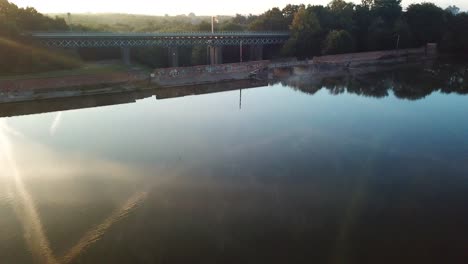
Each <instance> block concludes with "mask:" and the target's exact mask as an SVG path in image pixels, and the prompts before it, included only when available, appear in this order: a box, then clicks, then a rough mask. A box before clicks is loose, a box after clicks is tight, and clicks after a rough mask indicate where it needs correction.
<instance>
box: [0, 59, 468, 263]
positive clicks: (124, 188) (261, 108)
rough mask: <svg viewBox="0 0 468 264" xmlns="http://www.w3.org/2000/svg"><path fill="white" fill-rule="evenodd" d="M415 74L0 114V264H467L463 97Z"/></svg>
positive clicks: (113, 98) (69, 103)
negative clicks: (400, 95) (420, 82)
mask: <svg viewBox="0 0 468 264" xmlns="http://www.w3.org/2000/svg"><path fill="white" fill-rule="evenodd" d="M431 67H432V66H431ZM434 67H436V66H434ZM440 67H442V68H443V67H445V66H440ZM457 67H458V66H455V67H454V68H457ZM424 69H426V70H424ZM457 69H459V70H456V71H452V70H450V72H451V75H450V76H452V77H453V76H454V75H456V74H454V73H453V72H458V73H457V74H458V75H457V78H458V79H456V78H455V77H453V78H452V77H448V79H446V78H445V77H444V78H442V79H443V80H442V81H441V83H443V84H445V83H446V82H447V80H448V81H449V82H450V81H452V82H453V81H454V80H456V81H457V82H458V83H459V84H463V85H464V84H465V81H464V80H465V79H460V78H459V76H465V75H460V74H461V73H462V71H461V70H460V69H461V67H458V68H457ZM416 70H417V71H419V70H418V69H416ZM405 72H407V73H405ZM435 72H437V71H435ZM439 72H441V73H442V72H443V71H442V70H440V71H439ZM409 73H410V70H409V69H404V70H403V71H401V72H400V70H398V69H387V71H383V72H379V73H369V72H359V73H355V72H354V73H353V72H350V73H349V74H346V75H342V76H332V74H330V75H328V76H320V78H315V79H307V78H311V76H308V75H307V74H295V75H293V76H291V74H290V72H282V71H278V72H276V73H275V74H276V75H274V76H272V77H273V78H276V79H277V81H280V82H283V84H288V86H287V87H282V86H281V85H273V84H272V83H270V86H268V84H267V83H265V81H245V82H241V83H231V84H229V85H225V84H217V85H209V86H197V87H181V88H171V89H169V88H168V89H160V90H148V91H135V92H127V93H120V94H112V95H100V96H88V97H79V98H68V99H60V100H59V99H54V100H44V101H40V102H39V101H36V102H29V103H16V104H8V105H1V106H0V107H1V109H2V110H3V115H4V116H16V115H27V116H16V117H11V118H3V119H0V120H1V126H0V166H1V168H2V170H0V230H1V231H2V232H0V263H3V262H5V263H15V264H16V263H18V264H23V263H25V264H28V263H39V264H42V263H47V264H48V263H60V264H62V263H63V264H65V263H69V264H75V263H119V264H120V263H171V264H174V263H176V264H178V263H181V264H182V263H311V262H317V263H421V262H424V263H445V262H448V263H463V262H462V261H463V260H465V259H466V258H467V257H468V256H466V250H465V248H466V245H467V243H468V239H467V237H466V236H464V234H465V233H467V232H468V226H467V225H465V224H464V223H465V222H467V220H468V215H467V213H466V210H465V209H466V208H467V206H468V199H466V193H467V192H468V185H467V178H466V175H468V162H467V160H468V155H467V153H468V141H467V138H468V123H466V122H462V121H463V120H464V119H465V117H466V115H467V114H468V104H466V97H464V96H458V92H459V91H464V89H465V88H462V87H463V86H457V85H458V84H457V85H455V84H452V85H453V86H452V87H453V88H450V89H448V88H446V86H443V88H441V87H439V88H437V89H435V88H434V87H438V85H433V86H426V85H425V84H424V85H421V86H419V85H418V83H416V82H413V81H412V80H406V79H410V77H411V76H412V74H409ZM426 73H427V74H433V73H431V72H429V71H428V70H427V67H423V68H422V70H421V74H426ZM405 74H406V75H405ZM315 76H317V75H315ZM402 76H406V77H402ZM424 76H425V75H424ZM439 76H445V75H444V74H440V75H439ZM447 76H449V75H447ZM414 78H419V77H417V76H415V77H414ZM463 78H464V77H463ZM403 80H405V82H406V83H410V84H411V85H410V86H414V87H422V88H420V89H419V88H411V89H410V90H411V91H409V92H407V94H406V95H405V96H406V97H408V98H412V97H413V96H415V95H416V97H418V98H419V97H420V96H421V95H423V94H427V91H428V90H430V91H431V93H433V94H432V95H431V96H427V97H426V98H425V99H424V100H419V101H418V102H413V101H408V100H396V98H395V97H393V94H395V96H397V91H400V90H398V89H400V88H398V87H400V86H401V85H400V84H401V83H402V82H403ZM309 81H310V83H311V84H310V83H308V82H309ZM357 81H361V82H363V83H364V82H368V86H363V88H359V87H358V86H357V85H356V82H357ZM291 85H296V87H292V86H291ZM353 85H355V86H353ZM399 85H400V86H399ZM257 86H259V87H263V88H258V89H246V88H247V87H252V88H253V87H257ZM298 87H300V91H299V92H296V91H297V90H298ZM401 87H408V85H407V84H405V85H403V86H401ZM426 87H432V88H430V89H426ZM384 88H385V89H384ZM238 89H242V93H240V92H239V91H238ZM405 89H407V88H405ZM434 89H435V90H434ZM443 90H445V91H451V92H452V93H453V94H452V95H450V96H448V95H445V94H443V93H444V91H443ZM302 91H305V92H306V93H303V92H302ZM434 91H438V92H437V93H434ZM215 92H222V93H215ZM309 93H313V96H310V95H309ZM198 94H204V95H203V96H191V97H184V96H187V95H198ZM356 94H359V95H363V96H359V97H358V96H355V95H356ZM335 95H339V96H335ZM369 96H372V97H379V98H381V97H385V96H387V97H388V98H387V99H386V100H374V99H373V98H368V97H369ZM155 97H156V99H157V100H156V99H155ZM169 98H174V99H172V100H167V99H169ZM241 99H242V101H241ZM241 103H242V111H239V106H240V104H241ZM105 105H106V106H108V107H98V106H105ZM85 108H86V109H85ZM71 109H76V110H75V111H66V110H71ZM47 112H56V113H50V114H47ZM33 113H44V114H37V115H29V114H33ZM460 120H462V121H460ZM460 260H462V261H460Z"/></svg>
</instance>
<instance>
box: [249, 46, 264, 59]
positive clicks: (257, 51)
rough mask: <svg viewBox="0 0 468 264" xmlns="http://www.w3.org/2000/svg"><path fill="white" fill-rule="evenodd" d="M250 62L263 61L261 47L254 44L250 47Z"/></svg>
mask: <svg viewBox="0 0 468 264" xmlns="http://www.w3.org/2000/svg"><path fill="white" fill-rule="evenodd" d="M250 60H252V61H259V60H263V45H262V44H256V45H251V46H250Z"/></svg>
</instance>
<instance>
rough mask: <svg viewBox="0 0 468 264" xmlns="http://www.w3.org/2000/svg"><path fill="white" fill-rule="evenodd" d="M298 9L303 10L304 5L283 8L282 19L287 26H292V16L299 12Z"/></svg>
mask: <svg viewBox="0 0 468 264" xmlns="http://www.w3.org/2000/svg"><path fill="white" fill-rule="evenodd" d="M300 8H305V6H304V5H291V4H289V5H287V6H286V7H285V8H283V10H282V12H283V17H284V18H285V19H286V21H287V23H288V25H291V24H292V21H293V19H294V15H295V14H296V13H297V11H299V9H300Z"/></svg>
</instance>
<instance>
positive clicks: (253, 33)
mask: <svg viewBox="0 0 468 264" xmlns="http://www.w3.org/2000/svg"><path fill="white" fill-rule="evenodd" d="M29 35H31V36H33V37H38V38H62V37H63V38H74V37H78V38H80V37H84V38H86V37H211V36H224V37H228V36H236V37H288V36H289V35H290V34H289V32H285V31H261V32H260V31H217V32H214V33H212V32H206V31H192V32H123V33H118V32H71V31H67V32H58V31H55V32H52V31H49V32H29Z"/></svg>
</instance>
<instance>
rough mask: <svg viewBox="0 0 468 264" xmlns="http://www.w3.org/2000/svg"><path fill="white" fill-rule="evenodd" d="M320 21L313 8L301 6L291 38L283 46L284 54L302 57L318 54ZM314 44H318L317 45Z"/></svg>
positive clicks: (294, 22)
mask: <svg viewBox="0 0 468 264" xmlns="http://www.w3.org/2000/svg"><path fill="white" fill-rule="evenodd" d="M320 30H321V26H320V22H319V20H318V18H317V16H316V15H315V12H314V11H313V10H312V9H311V8H304V7H301V8H300V9H299V10H298V11H297V13H296V14H295V16H294V19H293V22H292V25H291V38H290V39H289V41H288V42H287V43H286V45H285V46H284V48H283V51H282V52H283V54H285V55H295V56H298V57H301V58H305V57H309V56H312V55H314V54H317V49H318V48H319V45H317V44H318V43H319V36H318V34H319V32H320ZM313 44H316V45H315V47H314V45H313Z"/></svg>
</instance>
